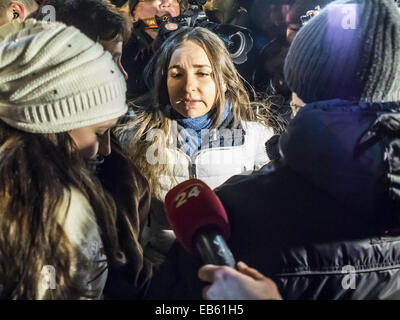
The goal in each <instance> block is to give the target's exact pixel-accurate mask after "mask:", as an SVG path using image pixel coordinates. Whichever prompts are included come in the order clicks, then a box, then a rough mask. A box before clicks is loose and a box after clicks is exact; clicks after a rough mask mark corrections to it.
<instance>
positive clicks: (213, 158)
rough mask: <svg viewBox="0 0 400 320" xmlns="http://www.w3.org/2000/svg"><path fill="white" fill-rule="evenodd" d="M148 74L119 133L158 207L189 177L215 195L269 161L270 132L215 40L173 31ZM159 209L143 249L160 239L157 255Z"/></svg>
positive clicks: (161, 224)
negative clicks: (147, 85) (145, 89)
mask: <svg viewBox="0 0 400 320" xmlns="http://www.w3.org/2000/svg"><path fill="white" fill-rule="evenodd" d="M152 74H153V75H154V77H153V84H152V89H151V91H150V92H149V94H148V95H146V96H145V97H142V98H140V99H138V100H137V101H135V105H134V108H133V113H134V115H133V116H132V117H130V119H128V120H126V121H125V122H126V123H125V124H124V126H123V127H122V128H119V129H118V132H119V135H120V140H121V142H122V145H123V148H124V150H125V151H126V152H127V153H128V154H129V156H130V158H131V159H132V160H133V161H135V163H136V164H137V166H138V167H139V168H140V170H141V172H142V173H143V174H144V175H145V176H146V178H147V179H148V180H149V182H150V184H151V186H152V189H153V196H154V198H156V199H158V200H161V201H162V200H163V199H164V196H165V194H166V192H167V191H169V190H170V189H171V188H172V187H174V186H175V185H176V184H178V183H179V182H182V181H184V180H187V179H190V178H199V179H202V180H204V181H205V182H206V183H207V184H208V185H210V186H211V187H212V188H215V187H217V186H218V185H220V184H222V183H223V182H224V181H225V180H227V179H228V178H230V177H231V176H233V175H235V174H243V173H251V172H252V171H253V170H256V169H259V168H260V167H261V166H262V165H264V164H265V163H267V162H268V157H267V155H266V152H265V142H266V141H267V140H268V139H269V138H270V137H271V136H272V135H273V131H272V129H271V128H269V127H267V126H265V125H264V124H263V123H262V121H261V119H260V117H259V115H258V114H257V112H256V110H255V108H253V104H252V103H251V102H250V99H249V96H248V94H247V92H246V90H245V88H244V84H243V82H242V80H241V77H240V76H239V74H238V72H237V71H236V68H235V66H234V64H233V62H232V59H231V57H230V55H229V52H228V50H227V49H226V47H225V45H224V43H223V42H222V40H221V39H219V38H218V36H217V35H216V34H214V33H213V32H211V31H209V30H207V29H204V28H199V27H197V28H182V29H181V30H179V31H177V32H176V33H175V34H174V35H173V36H172V37H171V38H169V39H168V40H167V41H166V42H165V43H164V44H163V45H162V47H161V48H160V50H159V52H158V53H157V59H156V62H155V65H154V69H153V73H152ZM158 208H159V205H157V204H156V202H154V203H153V217H152V220H151V222H152V224H153V225H152V226H151V230H152V231H150V232H149V234H150V235H149V236H148V238H150V239H149V240H146V239H144V242H146V241H149V244H150V247H151V246H153V247H157V246H158V245H157V244H156V242H157V241H158V240H159V239H161V240H160V241H159V242H160V243H159V247H163V249H160V250H158V251H163V250H164V249H165V250H167V248H168V247H169V246H168V245H165V246H164V244H165V243H166V242H168V241H167V240H165V242H163V240H162V233H161V231H160V229H162V228H166V227H167V225H166V221H165V219H163V216H164V214H163V213H162V212H160V210H158ZM170 239H173V237H170ZM165 250H164V251H165ZM161 258H162V257H161ZM153 260H154V259H153ZM161 260H162V259H161ZM159 261H160V260H159Z"/></svg>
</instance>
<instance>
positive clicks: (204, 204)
mask: <svg viewBox="0 0 400 320" xmlns="http://www.w3.org/2000/svg"><path fill="white" fill-rule="evenodd" d="M164 208H165V212H166V214H167V219H168V221H169V223H170V225H171V227H172V229H173V230H174V232H175V235H176V239H177V240H178V241H179V243H180V244H181V245H182V246H183V247H184V248H185V249H186V251H188V252H189V253H191V254H194V255H198V254H199V255H200V256H201V258H202V260H203V262H204V264H205V266H203V267H202V268H200V270H199V278H200V279H201V280H203V281H206V282H211V285H209V286H206V287H205V288H204V290H203V298H204V299H212V300H214V299H215V300H239V299H240V300H250V299H274V300H281V299H282V297H281V295H280V294H279V291H278V288H277V286H276V284H275V283H274V282H273V281H272V280H271V279H269V278H267V277H265V276H263V275H262V274H261V273H260V272H258V271H257V270H256V269H253V268H249V267H248V266H247V265H246V264H245V263H243V262H239V263H238V264H237V270H235V269H234V268H235V267H236V263H235V259H234V258H233V255H232V252H231V251H230V249H229V247H228V245H227V244H226V240H227V239H228V238H229V235H230V227H229V221H228V217H227V215H226V212H225V209H224V207H223V205H222V203H221V201H220V200H219V198H218V197H217V195H216V194H215V193H214V191H212V190H211V189H210V188H209V187H208V186H207V185H206V184H205V183H204V182H202V181H200V180H197V179H192V180H188V181H185V182H183V183H181V184H179V185H177V186H176V187H175V188H173V189H171V190H170V191H169V192H168V194H167V196H166V197H165V203H164Z"/></svg>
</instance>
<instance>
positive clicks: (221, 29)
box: [156, 0, 253, 64]
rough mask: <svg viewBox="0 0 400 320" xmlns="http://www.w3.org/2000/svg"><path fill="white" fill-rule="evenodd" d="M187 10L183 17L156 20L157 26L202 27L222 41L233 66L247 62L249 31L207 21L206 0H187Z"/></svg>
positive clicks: (250, 41) (251, 43)
mask: <svg viewBox="0 0 400 320" xmlns="http://www.w3.org/2000/svg"><path fill="white" fill-rule="evenodd" d="M188 2H189V8H188V10H187V11H186V12H185V14H184V15H180V16H178V17H168V18H167V19H157V18H156V22H157V24H158V25H159V26H161V25H162V24H166V23H176V24H177V25H178V28H179V27H183V26H188V27H203V28H207V29H208V30H210V31H212V32H214V33H216V34H217V35H218V36H219V37H220V38H221V39H222V41H224V43H225V45H226V47H227V49H228V51H229V53H230V54H231V57H232V60H233V62H234V63H235V64H242V63H244V62H246V61H247V54H248V53H249V52H250V50H251V49H252V47H253V38H252V37H251V34H250V31H249V30H248V29H246V28H244V27H240V26H236V25H229V24H219V23H215V22H212V21H210V20H209V18H208V17H207V15H206V13H205V12H204V11H203V10H202V6H203V5H204V4H205V3H206V2H207V0H188Z"/></svg>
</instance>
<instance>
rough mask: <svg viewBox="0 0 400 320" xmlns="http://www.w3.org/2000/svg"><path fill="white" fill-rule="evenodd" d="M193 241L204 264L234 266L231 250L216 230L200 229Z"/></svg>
mask: <svg viewBox="0 0 400 320" xmlns="http://www.w3.org/2000/svg"><path fill="white" fill-rule="evenodd" d="M195 243H196V248H197V251H198V252H199V254H200V256H201V259H202V260H203V262H204V264H215V265H217V266H229V267H232V268H235V267H236V261H235V258H234V257H233V255H232V252H231V250H230V249H229V247H228V245H227V244H226V241H225V239H224V238H223V237H222V236H221V234H220V233H219V232H218V231H216V230H213V229H211V228H210V229H208V228H205V229H201V230H200V231H199V232H198V233H197V235H196V237H195Z"/></svg>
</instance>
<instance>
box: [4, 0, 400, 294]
mask: <svg viewBox="0 0 400 320" xmlns="http://www.w3.org/2000/svg"><path fill="white" fill-rule="evenodd" d="M318 5H319V6H321V7H322V8H317V6H318ZM193 10H194V8H193V7H192V5H191V4H189V3H187V2H186V0H146V1H142V0H139V1H138V0H129V1H110V0H40V1H39V0H15V1H14V0H2V1H1V2H0V298H2V299H202V298H203V299H217V300H220V299H230V300H232V299H244V300H246V299H276V300H280V299H399V298H400V281H399V277H400V263H399V261H400V223H399V222H400V216H399V213H398V212H399V211H398V210H399V204H400V199H399V194H400V191H399V188H400V187H399V175H400V172H399V170H400V169H399V168H400V163H399V159H400V157H399V152H400V149H399V143H400V140H399V136H398V135H397V134H398V132H399V129H400V125H399V123H400V111H399V110H400V50H399V49H400V12H399V9H398V8H397V6H396V4H395V2H394V1H393V0H370V1H363V0H337V1H333V0H331V1H329V0H312V1H307V0H288V1H281V2H280V3H279V4H278V3H277V2H276V1H272V2H271V3H270V2H269V1H262V0H260V1H258V0H255V1H239V0H237V1H234V0H232V1H224V0H210V1H208V2H207V4H206V5H205V6H204V10H205V12H206V14H207V16H208V17H209V19H211V20H212V21H213V23H215V24H224V25H226V26H229V25H239V26H241V27H246V28H249V31H250V32H251V34H252V37H253V48H252V50H251V51H250V52H249V53H248V57H247V61H246V62H245V63H242V64H235V62H234V61H235V60H234V59H233V58H232V55H231V53H230V51H229V50H228V47H227V42H226V41H225V40H224V39H221V36H220V35H218V34H217V33H216V32H214V31H215V30H209V29H207V28H205V27H200V26H188V25H183V24H182V23H181V22H180V21H182V19H181V20H179V19H176V18H177V17H181V16H182V15H183V14H185V13H187V12H193ZM49 13H50V16H49ZM51 13H54V16H52V14H51ZM191 178H197V179H201V180H202V181H204V182H205V183H206V184H207V185H208V186H210V187H211V188H212V189H215V192H216V194H217V196H218V197H219V199H220V200H221V202H222V204H223V206H224V208H225V210H226V212H227V215H228V218H229V222H230V228H231V237H230V239H228V245H229V247H230V248H231V250H232V252H233V254H234V257H235V258H236V259H237V261H238V262H237V265H236V268H235V269H234V268H231V267H228V266H216V265H209V264H208V265H204V266H203V265H202V261H201V260H200V259H199V258H198V257H196V256H192V255H191V254H189V253H188V252H186V251H185V250H184V249H183V247H182V246H181V244H180V243H179V242H177V241H176V240H175V235H174V232H173V230H172V228H171V227H170V225H169V223H168V220H167V218H166V215H165V212H164V207H163V202H164V200H165V196H166V194H167V192H168V191H169V190H171V189H172V188H173V187H175V186H177V185H178V184H179V183H181V182H183V181H186V180H188V179H191ZM247 264H249V265H250V266H251V267H249V266H248V265H247ZM346 277H347V278H348V277H350V278H351V279H352V283H351V284H350V285H348V283H347V284H346V283H345V281H344V280H345V279H347V278H346Z"/></svg>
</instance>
